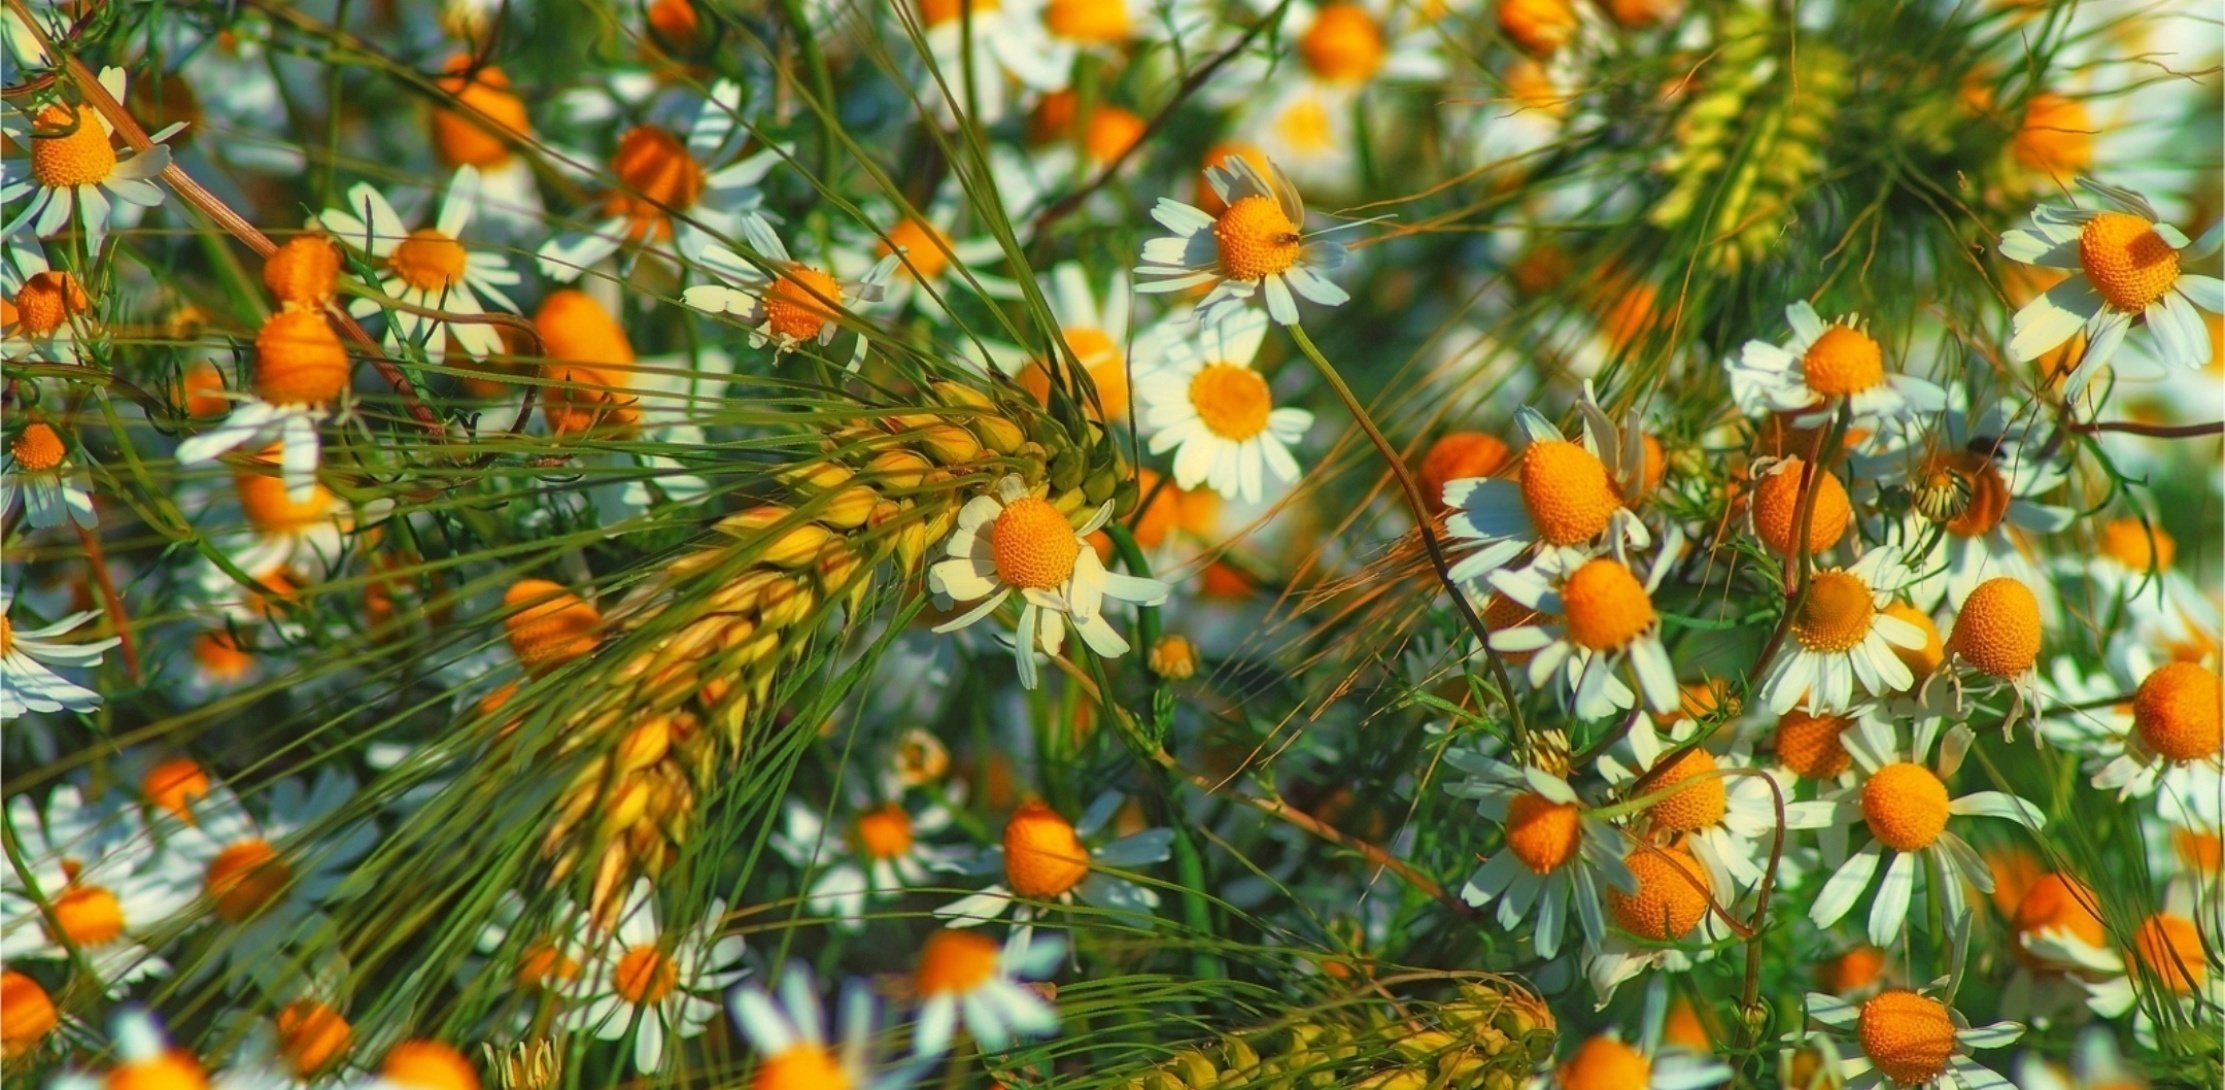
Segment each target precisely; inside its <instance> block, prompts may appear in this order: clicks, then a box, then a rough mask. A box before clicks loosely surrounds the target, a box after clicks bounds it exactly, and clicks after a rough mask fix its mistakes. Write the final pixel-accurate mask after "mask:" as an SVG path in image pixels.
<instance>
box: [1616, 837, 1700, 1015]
mask: <svg viewBox="0 0 2225 1090" xmlns="http://www.w3.org/2000/svg"><path fill="white" fill-rule="evenodd" d="M1623 865H1624V866H1626V867H1628V868H1630V873H1631V874H1632V875H1634V876H1635V877H1636V878H1637V884H1638V888H1637V889H1635V890H1633V891H1631V892H1628V893H1625V892H1623V891H1621V890H1618V889H1612V888H1610V889H1608V890H1607V918H1608V920H1609V921H1610V922H1612V923H1613V924H1614V925H1615V929H1614V930H1612V931H1609V932H1608V933H1607V935H1606V937H1605V938H1603V939H1601V940H1600V942H1599V943H1598V944H1597V946H1596V947H1595V948H1593V949H1592V950H1590V951H1589V952H1588V956H1587V957H1586V958H1585V959H1584V976H1585V978H1586V979H1588V980H1589V981H1590V982H1591V986H1592V994H1593V995H1594V996H1596V997H1597V1001H1598V1003H1599V1005H1601V1006H1605V1005H1606V1004H1607V1001H1608V1000H1610V999H1612V998H1614V994H1615V989H1617V988H1619V987H1621V986H1622V984H1623V982H1624V981H1627V980H1631V979H1633V978H1635V977H1637V976H1638V975H1639V974H1641V973H1644V972H1645V971H1646V970H1648V969H1656V968H1658V969H1662V970H1665V971H1667V972H1672V973H1674V972H1684V971H1686V970H1688V969H1690V968H1691V967H1692V966H1693V965H1694V964H1696V963H1698V962H1700V961H1703V960H1706V959H1707V958H1710V957H1713V956H1714V950H1713V947H1714V946H1716V945H1717V944H1719V943H1721V942H1722V941H1723V940H1724V939H1726V938H1727V937H1729V934H1730V933H1729V931H1728V930H1727V929H1725V928H1724V927H1723V925H1722V920H1721V919H1720V918H1719V917H1718V916H1716V914H1715V913H1714V912H1713V911H1712V910H1711V908H1710V906H1709V902H1710V901H1711V900H1713V901H1717V902H1721V901H1726V900H1729V899H1730V897H1731V895H1732V894H1733V892H1734V891H1733V889H1732V888H1731V887H1728V886H1725V885H1723V884H1721V883H1720V882H1717V881H1716V880H1715V879H1714V878H1712V877H1710V868H1708V867H1707V866H1706V865H1704V864H1702V863H1701V862H1700V860H1699V859H1697V858H1695V857H1694V856H1693V854H1692V852H1691V851H1690V849H1689V848H1688V847H1684V846H1675V845H1672V846H1668V847H1655V846H1653V845H1649V844H1637V845H1634V846H1632V847H1631V849H1630V854H1628V855H1627V856H1625V857H1624V858H1623ZM1695 936H1696V938H1697V940H1698V941H1697V943H1696V944H1695V946H1694V947H1693V948H1691V949H1687V948H1685V947H1684V946H1683V945H1682V944H1683V943H1685V942H1687V941H1690V940H1692V939H1693V938H1695Z"/></svg>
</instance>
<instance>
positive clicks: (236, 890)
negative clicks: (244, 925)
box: [202, 839, 294, 923]
mask: <svg viewBox="0 0 2225 1090" xmlns="http://www.w3.org/2000/svg"><path fill="white" fill-rule="evenodd" d="M293 877H294V875H293V868H292V867H289V866H287V865H286V861H285V860H284V859H281V858H279V857H278V852H277V850H276V849H274V848H272V847H271V846H270V844H269V843H268V842H266V841H262V840H254V839H249V840H240V841H235V842H233V843H231V844H227V845H225V846H224V850H223V851H220V852H218V853H216V858H214V859H211V860H209V865H208V871H207V873H206V874H205V875H204V876H203V879H202V883H203V888H204V889H206V890H207V892H208V895H209V899H210V900H211V901H213V902H215V905H216V915H217V918H218V919H221V920H223V921H224V922H226V923H239V922H241V921H244V920H247V919H249V918H251V917H253V916H254V915H255V914H256V913H258V912H261V911H262V910H263V909H264V908H266V907H268V906H269V905H270V903H271V902H272V901H275V900H277V899H278V896H279V894H281V893H283V892H285V890H286V887H287V885H288V884H290V883H291V882H292V881H293Z"/></svg>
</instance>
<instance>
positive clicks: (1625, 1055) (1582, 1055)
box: [1554, 1035, 1653, 1090]
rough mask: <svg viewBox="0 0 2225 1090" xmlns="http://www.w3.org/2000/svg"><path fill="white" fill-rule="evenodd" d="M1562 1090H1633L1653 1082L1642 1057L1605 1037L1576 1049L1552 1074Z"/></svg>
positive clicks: (1651, 1070)
mask: <svg viewBox="0 0 2225 1090" xmlns="http://www.w3.org/2000/svg"><path fill="white" fill-rule="evenodd" d="M1554 1075H1555V1077H1556V1079H1557V1080H1558V1082H1559V1084H1560V1086H1561V1090H1632V1088H1635V1087H1643V1086H1646V1085H1648V1084H1650V1083H1651V1082H1652V1080H1653V1062H1652V1061H1650V1060H1648V1059H1646V1057H1645V1054H1644V1053H1641V1052H1639V1051H1638V1050H1637V1049H1635V1048H1632V1047H1630V1046H1629V1045H1626V1044H1623V1043H1622V1042H1621V1041H1618V1040H1615V1039H1614V1038H1612V1037H1608V1036H1605V1035H1602V1036H1598V1037H1593V1038H1591V1039H1589V1040H1587V1041H1585V1042H1584V1043H1583V1044H1581V1045H1578V1046H1576V1051H1574V1052H1572V1053H1570V1054H1569V1056H1568V1059H1567V1060H1566V1061H1563V1062H1562V1064H1561V1066H1560V1070H1558V1071H1556V1072H1555V1073H1554Z"/></svg>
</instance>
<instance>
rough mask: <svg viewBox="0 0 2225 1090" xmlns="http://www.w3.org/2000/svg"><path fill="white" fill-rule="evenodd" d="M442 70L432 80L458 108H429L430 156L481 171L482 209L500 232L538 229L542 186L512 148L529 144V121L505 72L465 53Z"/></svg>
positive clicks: (455, 56) (531, 125) (452, 59)
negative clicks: (440, 74) (438, 75)
mask: <svg viewBox="0 0 2225 1090" xmlns="http://www.w3.org/2000/svg"><path fill="white" fill-rule="evenodd" d="M441 71H442V72H443V75H442V76H441V77H440V78H439V79H438V80H437V81H435V82H436V84H437V85H438V86H439V87H440V89H441V90H442V91H443V92H446V93H447V94H449V95H453V96H455V97H454V101H455V103H456V105H457V107H458V108H456V109H449V108H447V107H445V106H441V105H435V106H434V107H433V110H432V114H431V117H430V119H429V124H430V128H431V133H430V135H431V142H432V145H433V153H434V154H435V155H436V156H438V157H439V158H440V161H441V163H442V164H443V165H446V166H449V167H455V168H459V169H460V168H462V167H471V168H473V169H475V170H477V171H478V172H479V193H480V201H481V206H482V210H483V211H484V212H485V213H486V215H487V218H488V219H489V220H491V221H493V222H494V223H495V224H496V225H497V226H498V228H507V229H509V230H512V231H522V230H525V229H527V228H528V227H529V226H530V227H534V228H538V225H539V224H541V223H542V222H544V220H543V216H544V213H543V211H542V206H541V187H540V183H539V181H537V180H536V179H535V178H534V176H533V164H532V163H530V162H528V161H527V159H526V157H525V156H523V155H520V154H518V153H517V151H516V150H515V145H528V144H530V143H531V141H532V140H533V121H532V118H531V116H530V112H529V111H528V109H527V107H526V103H525V100H524V99H523V98H521V97H519V95H518V93H517V92H516V91H515V90H512V89H511V86H510V77H509V74H508V73H506V72H504V71H503V70H502V69H500V68H498V67H496V66H494V65H492V64H488V63H486V62H485V59H484V58H481V57H474V56H472V55H471V54H469V53H457V54H455V55H454V56H451V57H449V58H448V60H447V61H446V62H445V63H444V64H442V66H441ZM513 142H515V145H514V144H513Z"/></svg>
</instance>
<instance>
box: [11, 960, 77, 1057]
mask: <svg viewBox="0 0 2225 1090" xmlns="http://www.w3.org/2000/svg"><path fill="white" fill-rule="evenodd" d="M61 1024H62V1019H61V1015H60V1014H59V1013H58V1012H56V1011H55V1009H54V1000H53V998H52V997H51V996H49V995H47V994H46V989H45V988H41V987H39V982H38V981H36V980H33V979H31V978H30V977H27V976H25V975H23V974H22V973H19V972H16V971H15V970H13V969H8V970H5V971H0V1058H5V1059H10V1060H12V1059H15V1058H16V1057H17V1056H21V1055H23V1054H24V1053H26V1052H29V1051H30V1050H31V1049H33V1048H35V1047H37V1045H38V1043H39V1042H40V1041H43V1040H45V1039H46V1035H47V1034H49V1033H52V1032H54V1029H55V1027H56V1026H59V1025H61Z"/></svg>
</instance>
